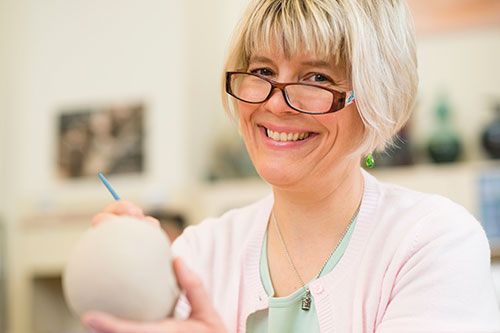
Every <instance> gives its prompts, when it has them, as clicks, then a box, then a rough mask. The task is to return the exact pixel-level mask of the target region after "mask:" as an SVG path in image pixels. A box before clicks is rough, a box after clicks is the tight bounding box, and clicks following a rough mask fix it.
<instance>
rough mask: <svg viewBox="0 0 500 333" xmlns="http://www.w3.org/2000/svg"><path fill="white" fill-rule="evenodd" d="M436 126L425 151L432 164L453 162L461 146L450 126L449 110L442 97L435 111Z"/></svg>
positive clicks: (459, 152) (458, 155) (456, 158)
mask: <svg viewBox="0 0 500 333" xmlns="http://www.w3.org/2000/svg"><path fill="white" fill-rule="evenodd" d="M436 116H437V126H436V129H435V130H434V132H433V133H432V135H431V137H430V139H429V143H428V145H427V150H428V153H429V156H430V157H431V159H432V161H433V162H434V163H449V162H455V161H457V160H458V158H459V157H460V154H461V152H462V144H461V142H460V139H459V137H458V135H457V134H456V131H455V130H454V129H453V127H452V126H451V124H450V119H449V118H450V108H449V106H448V103H447V100H446V99H445V98H444V97H442V98H441V100H440V102H439V105H438V107H437V109H436Z"/></svg>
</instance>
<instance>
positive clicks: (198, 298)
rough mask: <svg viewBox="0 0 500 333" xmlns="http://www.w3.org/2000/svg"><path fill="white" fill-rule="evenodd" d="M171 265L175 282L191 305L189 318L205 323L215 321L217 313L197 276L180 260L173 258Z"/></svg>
mask: <svg viewBox="0 0 500 333" xmlns="http://www.w3.org/2000/svg"><path fill="white" fill-rule="evenodd" d="M173 265H174V270H175V275H176V277H177V282H178V283H179V286H180V287H181V289H183V290H184V291H185V292H186V297H187V299H188V300H189V303H190V304H191V316H190V318H192V319H197V320H201V321H205V322H210V321H213V320H217V318H218V314H217V311H215V309H214V307H213V305H212V302H211V300H210V297H209V296H208V293H207V292H206V290H205V287H204V286H203V282H202V281H201V279H200V278H199V277H198V275H196V273H194V272H193V271H192V270H191V269H189V267H187V265H186V264H185V263H184V261H183V260H182V259H181V258H175V259H174V262H173Z"/></svg>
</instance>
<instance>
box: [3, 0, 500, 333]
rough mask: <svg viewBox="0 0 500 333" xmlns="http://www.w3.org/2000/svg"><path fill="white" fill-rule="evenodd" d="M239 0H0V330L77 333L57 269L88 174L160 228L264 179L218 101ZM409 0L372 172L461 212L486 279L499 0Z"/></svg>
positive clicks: (77, 224)
mask: <svg viewBox="0 0 500 333" xmlns="http://www.w3.org/2000/svg"><path fill="white" fill-rule="evenodd" d="M246 2H247V1H246V0H216V1H203V0H183V1H181V0H167V1H165V0H148V1H132V0H122V1H97V0H85V1H84V0H74V1H65V0H46V1H35V0H21V1H19V0H0V78H1V79H0V332H8V333H32V332H78V331H82V328H81V327H80V326H79V324H78V321H77V320H76V319H75V318H74V317H72V315H71V314H70V312H69V311H68V309H67V308H66V306H65V304H64V300H63V296H62V291H61V285H60V283H61V280H60V276H61V272H62V269H63V267H64V263H65V262H66V260H67V256H68V253H69V250H70V249H71V247H72V246H73V244H74V242H75V241H76V240H77V239H78V237H79V236H80V235H81V233H82V232H83V231H84V230H85V229H86V228H88V226H89V223H90V221H91V218H92V216H93V215H94V214H95V213H96V212H97V211H99V210H100V209H102V208H103V207H104V206H105V205H106V204H108V203H109V202H111V201H112V198H111V196H110V195H109V193H108V192H107V190H106V189H105V188H104V187H103V186H102V184H101V183H100V181H99V179H98V178H97V172H103V173H104V174H105V175H106V176H107V178H108V179H109V180H110V182H111V183H112V184H113V186H114V187H115V189H116V190H117V192H118V193H120V196H121V197H122V198H124V199H127V200H131V201H134V202H136V203H138V204H140V205H142V206H143V207H144V208H145V209H146V211H149V212H150V213H151V214H153V215H155V216H157V217H159V218H160V219H161V221H162V224H163V227H164V230H165V232H167V233H168V235H169V236H170V238H171V239H174V238H175V237H176V236H177V235H178V234H179V233H180V232H181V230H182V228H183V227H184V226H185V225H186V224H194V223H198V222H199V221H200V220H202V219H203V218H205V217H207V216H215V215H219V214H221V213H222V212H224V211H225V210H227V209H230V208H233V207H237V206H241V205H244V204H247V203H250V202H252V201H254V200H256V199H258V198H260V197H262V196H263V195H265V194H266V193H267V192H268V191H269V187H268V185H266V184H265V183H263V182H262V181H260V180H259V179H258V178H256V174H255V171H254V169H253V167H252V166H251V163H250V160H249V158H248V156H247V154H246V151H245V148H244V146H243V143H242V141H241V139H240V138H239V136H238V134H237V131H236V128H235V126H233V125H232V124H231V122H230V120H229V119H228V118H227V116H226V115H225V114H224V111H223V109H222V106H221V103H220V90H219V86H220V81H221V68H222V64H223V59H224V55H225V52H226V48H227V44H228V40H229V37H230V34H231V31H232V29H233V27H234V25H235V23H236V20H237V18H238V17H239V16H240V14H241V12H242V10H243V7H244V6H245V4H246ZM410 5H411V7H412V9H413V11H414V15H415V21H416V25H417V33H418V47H419V49H418V57H419V72H420V88H419V93H418V98H417V99H418V100H417V105H416V107H415V112H414V115H413V117H412V119H411V120H410V122H409V124H408V126H407V127H406V128H405V129H404V130H403V131H402V132H401V133H400V140H399V141H398V147H397V148H395V149H392V150H391V151H389V152H387V153H381V154H377V155H376V156H375V158H376V166H375V168H373V169H372V170H371V171H370V172H372V173H373V174H375V175H376V176H377V177H379V178H380V179H381V180H384V181H390V182H395V183H399V184H401V185H404V186H408V187H411V188H414V189H417V190H421V191H425V192H433V193H440V194H443V195H445V196H447V197H450V198H451V199H453V200H455V201H457V202H458V203H460V204H462V205H464V206H465V207H466V208H467V209H469V210H470V211H471V212H472V213H473V214H474V215H475V216H476V217H477V218H478V220H480V221H481V222H482V223H483V226H484V227H485V229H486V232H487V234H488V237H489V238H490V243H491V247H492V263H493V265H492V275H493V277H494V279H495V282H496V283H497V286H498V287H497V289H498V290H500V261H498V258H499V257H500V246H499V244H500V241H499V239H500V160H498V159H499V158H500V61H499V59H500V1H498V0H433V1H430V0H412V1H410ZM499 296H500V295H499Z"/></svg>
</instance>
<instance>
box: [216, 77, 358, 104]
mask: <svg viewBox="0 0 500 333" xmlns="http://www.w3.org/2000/svg"><path fill="white" fill-rule="evenodd" d="M274 89H279V90H281V91H282V93H283V97H284V98H285V101H286V103H287V104H288V106H289V107H291V108H292V109H294V110H295V111H298V112H302V113H307V114H324V113H332V112H336V111H339V110H341V109H343V108H344V107H346V106H347V105H349V104H351V103H352V101H353V100H354V92H353V91H351V92H350V95H349V98H348V99H347V101H346V95H347V93H346V92H344V91H336V90H333V89H329V88H326V87H322V86H318V85H315V84H311V83H298V82H297V83H279V82H276V81H272V80H269V79H267V78H265V77H262V76H260V75H258V74H254V73H247V72H226V92H227V93H228V94H229V95H231V96H233V97H234V98H236V99H239V100H240V101H243V102H245V103H252V104H259V103H264V102H265V101H267V100H268V99H269V98H270V97H271V96H272V93H273V90H274Z"/></svg>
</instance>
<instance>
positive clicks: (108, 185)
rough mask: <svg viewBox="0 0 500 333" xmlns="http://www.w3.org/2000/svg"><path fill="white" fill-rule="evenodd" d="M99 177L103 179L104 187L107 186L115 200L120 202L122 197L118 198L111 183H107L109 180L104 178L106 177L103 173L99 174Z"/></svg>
mask: <svg viewBox="0 0 500 333" xmlns="http://www.w3.org/2000/svg"><path fill="white" fill-rule="evenodd" d="M98 175H99V178H101V180H102V182H103V184H104V186H106V188H107V189H108V190H109V192H110V193H111V195H112V196H113V198H115V200H120V197H119V196H118V194H116V192H115V190H113V188H112V187H111V185H110V184H109V182H108V181H107V179H106V178H104V175H103V174H102V173H100V172H99V174H98Z"/></svg>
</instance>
